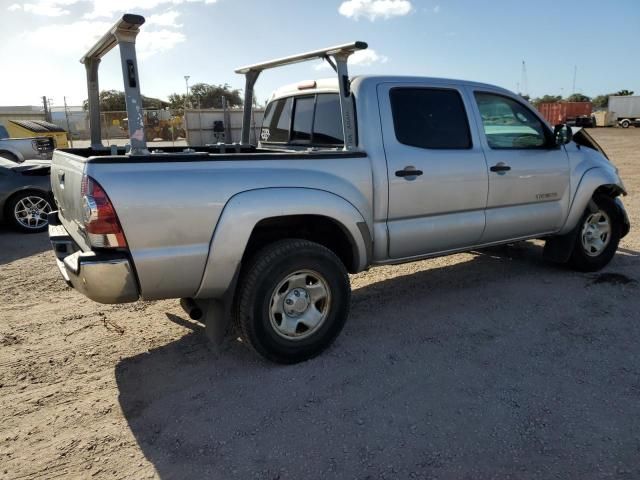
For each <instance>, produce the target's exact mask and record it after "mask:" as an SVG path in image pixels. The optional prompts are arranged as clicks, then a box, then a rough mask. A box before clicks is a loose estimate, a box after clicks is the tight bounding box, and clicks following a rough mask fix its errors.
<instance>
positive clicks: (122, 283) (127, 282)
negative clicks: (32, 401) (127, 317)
mask: <svg viewBox="0 0 640 480" xmlns="http://www.w3.org/2000/svg"><path fill="white" fill-rule="evenodd" d="M49 240H50V241H51V246H52V247H53V252H54V254H55V256H56V262H57V264H58V270H60V274H61V275H62V278H64V280H65V282H66V283H67V285H69V286H71V287H73V288H75V289H76V290H78V291H79V292H80V293H82V294H83V295H85V296H87V297H89V298H90V299H91V300H94V301H96V302H100V303H127V302H135V301H136V300H138V298H139V296H140V292H139V290H138V284H137V282H136V278H135V273H134V271H133V268H132V266H131V263H130V260H129V257H128V256H127V255H126V254H125V253H119V252H113V253H111V252H105V253H103V252H92V251H89V252H82V251H81V250H79V248H78V246H77V245H76V243H75V242H74V241H73V239H72V238H71V236H70V235H69V234H68V232H67V231H66V229H65V228H64V226H63V225H61V224H60V223H59V221H58V215H57V212H53V213H52V214H51V215H50V216H49Z"/></svg>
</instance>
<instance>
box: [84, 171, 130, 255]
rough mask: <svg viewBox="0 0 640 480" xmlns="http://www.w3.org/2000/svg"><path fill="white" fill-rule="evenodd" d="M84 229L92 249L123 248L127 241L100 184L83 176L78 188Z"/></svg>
mask: <svg viewBox="0 0 640 480" xmlns="http://www.w3.org/2000/svg"><path fill="white" fill-rule="evenodd" d="M80 193H81V195H82V206H83V220H84V227H85V230H86V232H87V236H88V238H89V242H90V243H91V246H92V247H98V248H125V247H126V246H127V240H126V239H125V238H124V232H123V231H122V227H121V226H120V222H119V221H118V216H117V215H116V211H115V210H114V208H113V205H112V204H111V200H109V197H108V196H107V194H106V192H105V191H104V190H103V189H102V187H101V186H100V184H99V183H98V182H96V181H95V180H94V179H93V178H91V177H88V176H87V175H84V176H83V177H82V184H81V187H80Z"/></svg>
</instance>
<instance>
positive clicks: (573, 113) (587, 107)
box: [538, 102, 593, 125]
mask: <svg viewBox="0 0 640 480" xmlns="http://www.w3.org/2000/svg"><path fill="white" fill-rule="evenodd" d="M592 108H593V105H592V104H591V102H549V103H541V104H540V105H538V111H539V112H540V113H541V114H542V116H543V117H544V118H545V119H546V120H547V122H549V123H550V124H551V125H558V124H559V123H566V122H567V120H574V119H576V118H577V117H582V116H587V117H590V116H591V111H592Z"/></svg>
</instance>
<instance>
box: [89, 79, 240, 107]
mask: <svg viewBox="0 0 640 480" xmlns="http://www.w3.org/2000/svg"><path fill="white" fill-rule="evenodd" d="M240 93H241V91H240V90H239V89H237V88H231V86H230V85H229V84H226V83H225V84H223V85H210V84H208V83H196V84H194V85H193V86H192V87H191V88H189V96H187V95H186V93H182V94H181V93H172V94H171V95H169V97H168V98H169V101H165V100H161V99H159V98H152V97H146V96H144V95H142V107H143V108H146V109H149V110H160V109H165V108H169V110H171V112H172V113H173V114H174V115H182V113H183V112H184V107H185V103H186V106H187V108H222V97H224V98H225V99H226V102H227V106H228V107H231V108H233V107H242V97H241V95H240ZM82 107H83V108H84V109H85V110H88V109H89V102H88V100H85V101H84V102H83V104H82ZM126 109H127V105H126V101H125V95H124V92H123V91H121V90H102V91H101V92H100V110H101V111H103V112H122V111H125V110H126Z"/></svg>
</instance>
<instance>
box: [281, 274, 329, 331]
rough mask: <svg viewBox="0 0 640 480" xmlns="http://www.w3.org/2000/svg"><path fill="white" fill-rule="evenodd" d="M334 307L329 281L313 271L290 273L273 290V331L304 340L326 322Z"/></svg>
mask: <svg viewBox="0 0 640 480" xmlns="http://www.w3.org/2000/svg"><path fill="white" fill-rule="evenodd" d="M330 306H331V293H330V291H329V286H328V283H327V281H326V280H325V279H324V277H323V276H322V275H320V274H319V273H317V272H314V271H312V270H301V271H297V272H294V273H291V274H289V275H287V276H286V277H285V278H284V279H283V280H282V281H281V282H280V283H279V284H278V285H277V286H276V288H275V289H274V290H273V293H272V295H271V301H270V305H269V320H270V322H271V326H272V327H273V330H274V331H275V332H276V333H277V334H278V335H279V336H281V337H284V338H286V339H288V340H302V339H304V338H307V337H308V336H310V335H311V334H313V333H314V332H316V331H317V330H318V329H319V328H320V326H321V325H322V324H323V323H324V321H325V320H326V318H327V315H328V313H329V308H330Z"/></svg>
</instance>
